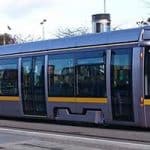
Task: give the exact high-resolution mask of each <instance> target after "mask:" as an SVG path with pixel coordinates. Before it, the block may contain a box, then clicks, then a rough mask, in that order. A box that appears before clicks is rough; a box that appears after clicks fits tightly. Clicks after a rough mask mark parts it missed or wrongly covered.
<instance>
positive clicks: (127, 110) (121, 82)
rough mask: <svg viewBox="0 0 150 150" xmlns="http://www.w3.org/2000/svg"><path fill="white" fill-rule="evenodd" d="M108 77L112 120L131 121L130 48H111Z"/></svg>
mask: <svg viewBox="0 0 150 150" xmlns="http://www.w3.org/2000/svg"><path fill="white" fill-rule="evenodd" d="M110 77H111V103H112V116H113V120H116V121H133V116H134V115H133V99H132V51H131V49H118V50H112V52H111V75H110Z"/></svg>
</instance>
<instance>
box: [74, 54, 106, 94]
mask: <svg viewBox="0 0 150 150" xmlns="http://www.w3.org/2000/svg"><path fill="white" fill-rule="evenodd" d="M76 68H77V75H76V76H77V95H78V96H91V97H105V96H106V82H105V55H103V54H101V55H97V57H90V58H81V59H78V60H77V67H76Z"/></svg>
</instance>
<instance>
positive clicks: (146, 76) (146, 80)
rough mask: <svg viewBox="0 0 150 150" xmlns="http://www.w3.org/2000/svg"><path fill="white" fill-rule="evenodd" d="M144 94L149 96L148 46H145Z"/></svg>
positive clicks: (149, 58) (149, 69)
mask: <svg viewBox="0 0 150 150" xmlns="http://www.w3.org/2000/svg"><path fill="white" fill-rule="evenodd" d="M144 81H145V96H146V97H147V98H150V47H146V48H145V75H144Z"/></svg>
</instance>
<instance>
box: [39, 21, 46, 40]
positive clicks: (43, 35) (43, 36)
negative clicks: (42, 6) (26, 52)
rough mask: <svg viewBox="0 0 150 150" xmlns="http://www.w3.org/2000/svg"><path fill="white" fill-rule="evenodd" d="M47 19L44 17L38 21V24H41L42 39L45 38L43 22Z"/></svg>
mask: <svg viewBox="0 0 150 150" xmlns="http://www.w3.org/2000/svg"><path fill="white" fill-rule="evenodd" d="M46 21H47V20H46V19H43V20H42V21H41V22H40V25H41V26H42V38H43V40H44V39H45V29H44V24H45V22H46Z"/></svg>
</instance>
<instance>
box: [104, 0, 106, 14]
mask: <svg viewBox="0 0 150 150" xmlns="http://www.w3.org/2000/svg"><path fill="white" fill-rule="evenodd" d="M104 13H106V0H104Z"/></svg>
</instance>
